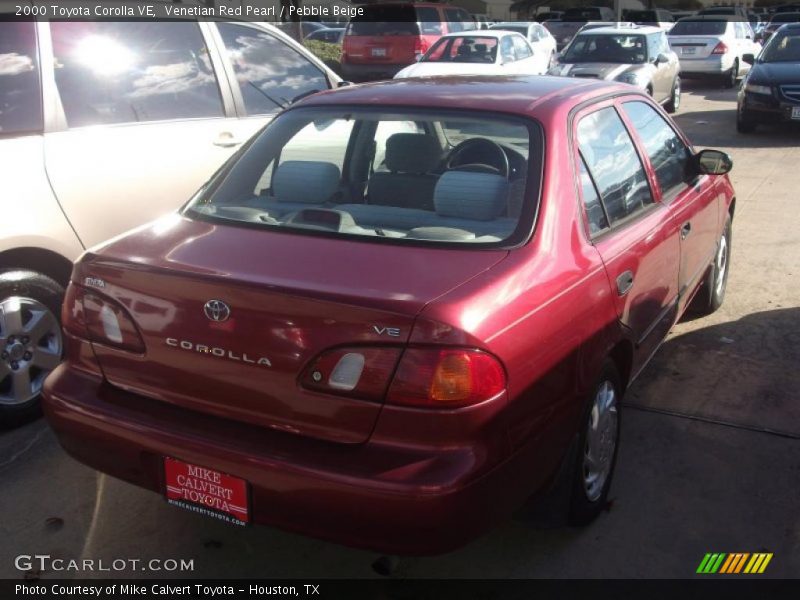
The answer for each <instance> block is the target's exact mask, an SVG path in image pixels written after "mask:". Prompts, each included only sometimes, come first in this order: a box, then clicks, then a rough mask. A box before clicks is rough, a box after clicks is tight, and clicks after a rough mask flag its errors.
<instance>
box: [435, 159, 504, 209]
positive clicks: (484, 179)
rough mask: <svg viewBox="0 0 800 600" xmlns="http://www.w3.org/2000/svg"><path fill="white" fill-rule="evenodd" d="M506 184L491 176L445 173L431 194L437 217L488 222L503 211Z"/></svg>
mask: <svg viewBox="0 0 800 600" xmlns="http://www.w3.org/2000/svg"><path fill="white" fill-rule="evenodd" d="M507 201H508V181H506V179H505V178H504V177H502V176H500V175H494V174H492V173H471V172H469V171H447V172H446V173H445V174H444V175H442V176H441V177H440V178H439V181H438V182H437V183H436V189H435V191H434V193H433V205H434V206H435V207H436V213H437V214H438V215H441V216H443V217H459V218H461V219H471V220H473V221H491V220H492V219H496V218H497V217H498V216H500V214H501V213H502V212H503V211H504V210H505V209H506V203H507Z"/></svg>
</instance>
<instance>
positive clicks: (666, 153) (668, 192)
mask: <svg viewBox="0 0 800 600" xmlns="http://www.w3.org/2000/svg"><path fill="white" fill-rule="evenodd" d="M623 107H624V109H625V112H626V113H627V115H628V117H629V118H630V120H631V122H632V123H633V126H634V128H635V129H636V131H637V133H638V134H639V137H640V138H641V140H642V144H643V145H644V148H645V151H646V152H647V155H648V156H649V157H650V163H651V164H652V165H653V169H655V172H656V178H657V179H658V185H659V186H660V187H661V194H662V195H663V196H664V197H665V198H666V197H669V196H673V195H674V194H676V193H677V192H679V191H680V190H682V189H683V188H684V187H685V186H686V184H687V183H688V182H689V181H690V180H691V179H692V171H691V168H690V165H691V151H690V150H689V148H688V147H687V146H686V144H684V143H683V140H682V139H681V138H680V137H679V136H678V134H677V133H675V130H674V129H672V127H670V126H669V125H668V124H667V122H666V121H665V120H664V119H663V117H662V116H661V115H659V114H658V112H657V111H656V110H655V109H654V108H653V107H652V106H650V105H648V104H645V103H644V102H626V103H625V104H623Z"/></svg>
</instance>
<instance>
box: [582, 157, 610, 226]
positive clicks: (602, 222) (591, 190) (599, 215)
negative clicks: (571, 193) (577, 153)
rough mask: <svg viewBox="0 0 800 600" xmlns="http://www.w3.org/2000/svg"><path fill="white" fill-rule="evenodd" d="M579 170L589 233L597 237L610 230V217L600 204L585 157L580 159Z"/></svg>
mask: <svg viewBox="0 0 800 600" xmlns="http://www.w3.org/2000/svg"><path fill="white" fill-rule="evenodd" d="M578 169H579V173H578V175H579V177H580V184H581V195H582V196H583V205H584V207H586V216H587V217H588V221H589V231H590V233H591V234H592V235H595V234H597V233H600V232H601V231H603V230H604V229H607V228H608V217H606V211H605V209H604V208H603V205H602V204H601V202H600V196H599V195H598V194H597V188H595V187H594V182H593V181H592V177H591V175H589V171H588V169H587V168H586V162H585V161H584V160H583V157H581V158H580V164H579V166H578Z"/></svg>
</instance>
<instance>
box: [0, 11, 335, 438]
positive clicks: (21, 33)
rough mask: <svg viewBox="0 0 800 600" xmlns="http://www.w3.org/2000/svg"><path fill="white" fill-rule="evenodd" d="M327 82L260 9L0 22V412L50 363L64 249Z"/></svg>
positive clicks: (29, 402) (154, 204)
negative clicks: (255, 16) (257, 13)
mask: <svg viewBox="0 0 800 600" xmlns="http://www.w3.org/2000/svg"><path fill="white" fill-rule="evenodd" d="M339 82H340V80H339V78H338V77H337V76H336V75H335V74H334V73H333V72H332V71H331V70H330V69H328V68H327V67H326V66H325V65H324V64H323V63H322V62H321V61H319V60H317V59H316V58H315V57H314V56H313V55H311V54H310V53H309V52H308V51H307V50H305V48H303V47H302V46H301V45H299V44H297V43H296V42H294V41H293V40H291V39H290V38H289V37H288V36H286V35H285V34H283V33H281V32H280V31H278V30H277V29H276V28H275V27H273V26H271V25H268V24H264V23H239V22H236V23H228V22H220V23H198V22H191V21H172V22H169V21H155V22H152V21H151V22H124V23H120V22H107V21H92V22H50V23H47V22H42V23H34V22H19V21H17V22H0V173H2V176H0V424H3V423H9V422H14V421H17V420H25V419H26V418H27V417H28V416H30V415H33V414H35V413H36V410H37V403H38V396H39V392H40V390H41V385H42V382H43V380H44V378H45V376H46V375H47V374H48V373H49V372H50V371H51V370H52V369H54V368H55V367H56V366H57V365H58V363H59V360H60V357H61V352H62V338H61V333H60V328H59V316H60V306H61V300H62V295H63V292H64V286H65V285H66V283H67V281H68V279H69V276H70V272H71V268H72V262H73V260H75V259H76V258H77V257H78V256H79V255H80V254H81V253H82V252H83V250H84V249H85V248H88V247H90V246H93V245H95V244H98V243H100V242H102V241H104V240H107V239H108V238H110V237H113V236H116V235H117V234H120V233H122V232H124V231H126V230H128V229H131V228H132V227H135V226H137V225H140V224H143V223H145V222H147V221H150V220H152V219H154V218H156V217H158V216H160V215H161V214H164V213H168V212H171V211H173V210H175V209H176V208H178V207H179V206H181V205H182V204H183V203H184V202H185V201H186V200H188V199H189V198H190V197H191V196H192V195H193V193H194V192H195V191H196V190H198V188H200V187H201V186H202V184H203V183H204V182H205V181H206V180H207V179H208V178H209V177H210V176H211V174H212V173H213V172H214V171H215V170H216V169H217V168H218V167H219V166H220V165H221V164H222V163H223V161H225V160H226V159H227V158H228V157H230V156H231V155H232V153H233V152H235V151H236V149H237V148H238V147H240V146H241V144H242V143H243V142H245V141H246V140H247V139H248V138H249V137H251V136H252V135H253V134H254V133H255V132H256V131H257V130H259V129H260V128H261V127H262V126H264V125H265V124H266V123H267V122H268V121H269V120H270V119H271V118H272V116H273V115H274V114H275V113H276V112H277V111H278V110H280V109H281V108H282V107H284V106H287V105H288V104H290V103H291V102H292V101H293V100H295V99H297V98H300V97H302V96H305V95H308V94H310V93H313V92H315V91H320V90H325V89H329V88H332V87H335V86H337V85H338V84H339Z"/></svg>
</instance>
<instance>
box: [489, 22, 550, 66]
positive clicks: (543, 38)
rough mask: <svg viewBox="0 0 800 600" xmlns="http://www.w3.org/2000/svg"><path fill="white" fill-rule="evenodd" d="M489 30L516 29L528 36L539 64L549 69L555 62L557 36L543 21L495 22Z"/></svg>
mask: <svg viewBox="0 0 800 600" xmlns="http://www.w3.org/2000/svg"><path fill="white" fill-rule="evenodd" d="M489 30H490V31H493V30H504V31H516V32H518V33H521V34H522V35H524V36H525V37H526V38H527V40H528V43H530V45H531V48H533V53H534V56H535V57H536V59H537V61H538V62H539V64H544V65H545V71H547V67H549V66H551V65H552V64H553V60H554V59H555V56H556V53H557V49H556V46H557V44H556V38H554V37H553V35H552V34H551V33H550V31H548V29H547V27H545V26H544V25H542V24H541V23H536V22H524V21H520V22H506V23H495V24H494V25H492V26H491V27H489Z"/></svg>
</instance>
